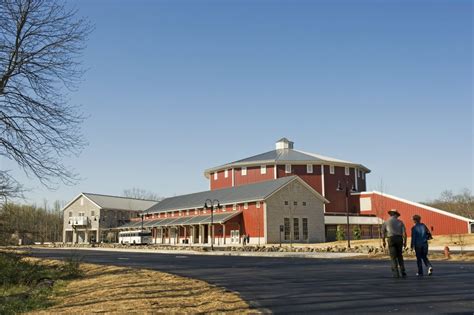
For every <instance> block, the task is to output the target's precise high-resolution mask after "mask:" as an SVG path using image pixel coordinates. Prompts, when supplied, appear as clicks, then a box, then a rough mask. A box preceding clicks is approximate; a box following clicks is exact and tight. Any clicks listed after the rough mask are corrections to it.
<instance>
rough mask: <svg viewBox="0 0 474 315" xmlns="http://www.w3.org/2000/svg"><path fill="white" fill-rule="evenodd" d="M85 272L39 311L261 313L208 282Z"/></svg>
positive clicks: (95, 268)
mask: <svg viewBox="0 0 474 315" xmlns="http://www.w3.org/2000/svg"><path fill="white" fill-rule="evenodd" d="M44 263H46V264H56V265H59V264H61V262H58V261H51V260H48V261H44ZM80 268H81V270H82V271H83V272H84V276H83V277H82V278H80V279H77V280H73V281H70V282H66V283H64V284H63V285H61V284H58V287H59V288H58V289H57V290H55V291H56V294H55V295H54V296H53V297H52V299H53V301H54V302H55V305H54V306H53V307H50V308H47V309H44V310H41V311H36V312H33V313H34V314H51V313H67V314H77V313H108V314H125V313H135V314H143V313H148V314H150V313H166V314H168V313H181V314H182V313H239V314H248V313H255V311H251V310H250V307H249V305H248V304H247V303H246V302H244V301H243V300H242V299H241V298H240V297H239V295H238V294H236V293H232V292H227V291H225V290H224V289H222V288H219V287H216V286H213V285H210V284H208V283H206V282H204V281H200V280H194V279H189V278H184V277H179V276H175V275H171V274H167V273H163V272H158V271H150V270H140V269H131V268H123V267H111V266H102V265H94V264H85V263H84V264H81V267H80Z"/></svg>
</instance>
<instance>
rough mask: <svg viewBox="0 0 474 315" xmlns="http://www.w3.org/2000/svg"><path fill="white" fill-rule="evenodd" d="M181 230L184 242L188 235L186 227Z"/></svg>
mask: <svg viewBox="0 0 474 315" xmlns="http://www.w3.org/2000/svg"><path fill="white" fill-rule="evenodd" d="M183 229H184V239H185V240H186V237H187V235H188V233H187V228H186V226H183Z"/></svg>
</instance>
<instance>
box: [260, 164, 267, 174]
mask: <svg viewBox="0 0 474 315" xmlns="http://www.w3.org/2000/svg"><path fill="white" fill-rule="evenodd" d="M260 174H267V166H266V165H261V166H260Z"/></svg>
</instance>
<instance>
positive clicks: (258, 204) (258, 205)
mask: <svg viewBox="0 0 474 315" xmlns="http://www.w3.org/2000/svg"><path fill="white" fill-rule="evenodd" d="M256 207H257V209H260V201H257V204H256Z"/></svg>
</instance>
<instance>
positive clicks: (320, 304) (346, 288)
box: [32, 249, 474, 315]
mask: <svg viewBox="0 0 474 315" xmlns="http://www.w3.org/2000/svg"><path fill="white" fill-rule="evenodd" d="M32 255H34V256H36V257H45V258H46V257H48V258H59V259H63V258H66V257H68V256H71V255H74V256H76V257H81V258H82V260H83V261H85V262H91V263H100V264H112V265H120V266H130V267H140V268H149V269H156V270H160V271H165V272H170V273H174V274H177V275H181V276H188V277H192V278H197V279H202V280H205V281H207V282H209V283H213V284H216V285H218V286H221V287H225V288H227V289H229V290H231V291H237V292H239V293H240V294H241V296H242V298H243V299H245V300H246V301H248V302H249V303H250V304H251V305H252V306H254V307H256V308H259V309H260V310H263V311H269V312H274V313H297V312H304V313H324V314H327V313H338V314H341V313H351V314H368V313H373V314H375V313H377V314H378V313H389V312H390V313H403V314H406V313H417V314H419V313H431V314H433V313H438V314H471V315H472V314H474V264H473V263H448V262H435V266H434V267H435V275H433V276H432V277H424V278H417V277H415V276H414V274H415V273H416V271H415V262H413V261H409V262H407V267H408V271H409V277H408V278H407V279H392V278H391V277H390V270H389V267H388V262H385V261H371V260H355V259H340V260H329V259H303V258H265V257H226V256H199V255H188V256H186V255H180V254H173V255H171V254H154V253H150V254H148V253H123V252H106V251H84V250H82V251H81V250H60V249H56V250H55V249H33V250H32ZM412 275H413V276H412Z"/></svg>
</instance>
